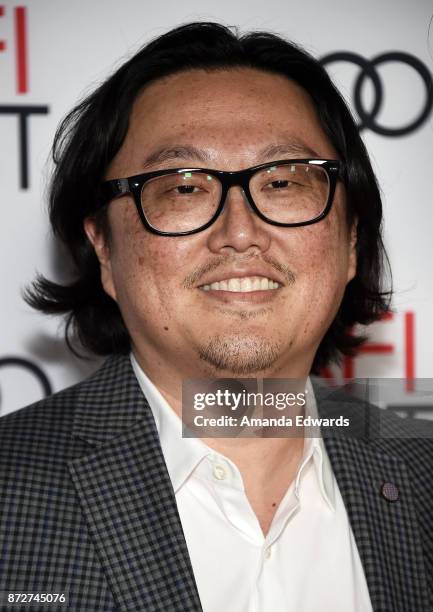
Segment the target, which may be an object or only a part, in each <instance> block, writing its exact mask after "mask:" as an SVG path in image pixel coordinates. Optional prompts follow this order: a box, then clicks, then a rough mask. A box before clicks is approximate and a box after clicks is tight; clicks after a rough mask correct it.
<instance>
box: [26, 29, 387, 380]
mask: <svg viewBox="0 0 433 612" xmlns="http://www.w3.org/2000/svg"><path fill="white" fill-rule="evenodd" d="M239 67H245V68H253V69H257V70H261V71H265V72H268V73H274V74H278V75H282V76H285V77H287V78H289V79H291V80H292V81H295V82H296V83H298V84H299V85H300V86H301V87H302V88H303V89H304V90H305V91H306V92H307V93H308V94H309V95H310V97H311V99H312V101H313V104H314V106H315V108H316V111H317V114H318V117H319V120H320V122H321V124H322V126H323V129H324V131H325V133H326V134H327V136H328V138H329V140H330V142H331V143H332V145H333V146H334V148H335V149H336V151H337V153H338V156H339V158H340V159H341V160H342V161H343V163H344V167H345V172H344V177H343V182H344V185H345V190H346V201H347V222H348V223H349V224H351V223H352V222H353V220H354V219H355V218H356V219H357V236H358V240H357V257H358V261H357V272H356V276H355V278H353V279H352V280H351V281H350V282H349V283H348V285H347V287H346V290H345V294H344V297H343V300H342V303H341V305H340V308H339V310H338V313H337V315H336V317H335V319H334V321H333V323H332V324H331V326H330V328H329V329H328V331H327V332H326V334H325V336H324V338H323V340H322V342H321V344H320V346H319V348H318V350H317V353H316V356H315V360H314V363H313V372H318V371H319V370H320V368H322V367H323V366H325V365H327V364H328V363H329V362H331V361H336V360H338V358H339V357H340V356H341V354H347V355H349V354H353V352H354V350H355V349H356V347H358V346H359V345H360V344H361V343H362V341H363V340H364V338H363V337H359V336H358V337H357V336H355V335H354V334H353V333H352V331H351V328H352V327H353V326H354V325H355V324H357V323H360V324H368V323H371V322H372V321H375V320H377V319H378V318H380V316H381V315H382V314H383V313H385V312H386V311H387V310H388V309H389V297H390V292H385V291H383V289H382V279H383V276H384V268H385V265H386V264H387V261H388V260H387V257H386V253H385V250H384V246H383V242H382V237H381V221H382V204H381V198H380V193H379V189H378V186H377V182H376V178H375V175H374V172H373V169H372V167H371V163H370V160H369V157H368V154H367V151H366V149H365V147H364V144H363V142H362V140H361V138H360V136H359V133H358V130H357V127H356V124H355V122H354V120H353V118H352V116H351V114H350V112H349V110H348V108H347V106H346V104H345V102H344V100H343V98H342V97H341V95H340V94H339V92H338V91H337V89H336V88H335V87H334V85H333V84H332V82H331V80H330V78H329V76H328V74H327V73H326V71H325V69H324V68H323V67H322V66H321V64H320V62H318V61H317V60H316V59H314V58H313V57H312V56H311V55H309V54H308V53H306V52H305V51H304V50H303V49H301V48H300V47H299V46H297V45H295V44H293V43H290V42H288V41H286V40H284V39H283V38H281V37H279V36H276V35H274V34H270V33H267V32H253V33H249V34H244V35H240V34H238V33H237V32H235V31H232V29H229V28H227V27H225V26H223V25H220V24H216V23H191V24H187V25H184V26H181V27H178V28H175V29H173V30H171V31H169V32H168V33H166V34H164V35H163V36H160V37H158V38H156V39H155V40H153V41H152V42H150V43H149V44H147V45H145V46H144V47H143V48H142V49H141V50H140V51H139V52H138V53H136V54H135V55H134V56H133V57H132V58H131V59H130V60H129V61H127V62H126V63H125V64H123V65H122V66H121V67H120V68H119V69H118V70H117V71H116V72H115V73H114V74H113V75H112V76H111V77H110V78H108V79H107V80H106V81H105V82H104V83H102V85H101V86H100V87H98V88H97V89H96V90H95V91H94V92H93V93H92V94H91V95H89V96H88V97H87V98H86V99H84V100H83V101H82V102H81V103H80V104H79V105H78V106H76V107H75V108H74V109H73V110H72V111H71V112H70V113H69V114H68V115H67V116H66V118H65V119H64V120H63V121H62V123H61V124H60V126H59V128H58V130H57V132H56V136H55V140H54V145H53V159H54V162H55V170H54V174H53V178H52V182H51V186H50V191H49V214H50V221H51V225H52V227H53V230H54V234H55V235H56V236H57V238H58V239H60V240H61V241H62V242H63V243H64V245H65V247H66V249H67V252H68V253H69V254H70V256H71V258H72V260H73V263H74V267H75V279H74V280H73V282H71V283H69V284H58V283H54V282H52V281H50V280H48V279H46V278H44V277H42V276H38V277H37V278H36V280H35V282H34V283H33V285H32V287H31V288H30V289H29V290H28V291H27V292H26V296H25V299H26V300H27V302H28V303H29V304H30V305H31V306H33V307H34V308H37V309H38V310H41V311H43V312H46V313H57V314H65V315H66V327H65V335H66V341H67V343H68V346H69V347H70V348H71V349H73V347H74V343H75V342H76V340H78V341H79V342H80V343H81V345H82V346H84V347H85V348H86V349H88V350H90V351H91V352H93V353H96V354H98V355H108V354H110V353H127V352H128V351H129V350H130V337H129V334H128V331H127V329H126V326H125V324H124V321H123V319H122V316H121V313H120V310H119V308H118V306H117V304H116V302H115V301H114V300H112V298H110V297H109V296H108V295H107V294H106V293H105V291H104V289H103V287H102V284H101V280H100V268H99V262H98V259H97V257H96V255H95V252H94V250H93V247H92V245H91V244H90V242H89V240H88V239H87V236H86V234H85V232H84V229H83V221H84V219H85V218H86V217H89V216H94V217H95V218H96V220H97V222H98V223H99V226H100V228H101V229H102V231H105V232H106V233H107V234H108V233H109V227H108V221H107V216H106V208H100V207H99V208H98V202H99V201H100V197H101V196H100V186H101V183H102V181H103V180H104V175H105V172H106V169H107V166H108V165H109V164H110V162H111V160H112V159H113V158H114V156H115V155H116V153H117V152H118V151H119V149H120V147H121V145H122V143H123V141H124V139H125V136H126V133H127V130H128V122H129V115H130V112H131V108H132V104H133V102H134V100H135V99H136V97H137V95H138V94H139V93H140V92H141V91H142V90H143V88H144V87H146V85H148V84H149V83H151V82H153V81H155V80H157V79H160V78H162V77H165V76H169V75H172V74H175V73H178V72H180V71H185V70H193V69H205V70H219V69H230V68H239Z"/></svg>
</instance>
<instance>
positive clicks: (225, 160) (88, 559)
mask: <svg viewBox="0 0 433 612" xmlns="http://www.w3.org/2000/svg"><path fill="white" fill-rule="evenodd" d="M55 159H56V161H57V168H56V171H55V176H54V179H53V183H52V188H51V199H50V205H51V209H50V210H51V221H52V224H53V227H54V230H55V232H56V234H57V235H58V236H59V238H60V239H61V240H63V241H64V243H65V244H66V245H67V247H68V249H69V251H70V253H71V256H72V257H73V259H74V262H75V264H76V271H77V277H76V280H75V281H74V282H73V283H72V284H70V285H69V286H60V285H56V284H54V283H51V282H50V281H47V280H45V279H39V281H38V282H37V284H36V286H35V289H34V291H33V294H32V295H31V296H30V298H29V299H30V300H31V302H32V303H33V304H34V305H35V306H37V307H38V308H40V309H42V310H44V311H47V312H66V313H68V324H67V332H68V331H70V330H71V329H72V330H75V332H76V336H77V337H78V339H79V340H80V341H81V343H82V344H83V345H84V346H85V347H87V348H88V349H90V350H91V351H93V352H94V353H97V354H101V355H111V357H110V358H109V360H108V361H107V362H106V363H105V364H104V366H103V367H102V369H101V370H100V371H99V372H97V373H96V375H94V376H93V377H91V378H90V379H89V380H87V381H85V382H84V383H81V384H79V385H77V386H75V387H73V388H71V389H68V390H66V391H64V392H62V393H60V394H57V395H55V396H53V397H51V398H49V399H48V400H45V401H43V402H40V403H38V404H36V405H34V406H32V407H29V408H27V409H25V410H22V411H19V412H17V413H15V414H12V415H10V416H8V417H6V418H4V419H2V421H1V439H2V451H1V453H2V454H1V461H2V463H1V474H2V496H1V499H2V512H1V519H0V520H1V523H0V524H1V530H2V531H1V547H2V548H1V566H0V590H2V591H4V592H7V593H11V592H24V591H25V592H37V593H52V592H60V593H64V595H65V598H66V599H67V602H68V604H67V605H68V606H69V608H68V609H71V610H104V611H108V610H145V611H151V610H152V611H153V610H164V611H165V610H188V611H190V610H200V609H203V610H205V611H217V610H218V611H219V610H228V611H236V612H237V611H240V610H249V611H250V610H258V611H268V610H269V611H271V610H272V611H274V610H293V611H296V612H301V611H307V610H308V611H310V610H315V611H316V610H321V611H326V612H328V611H331V610H332V611H343V610H344V611H345V612H346V611H348V610H356V611H365V610H375V611H379V610H381V611H386V612H388V611H391V610H393V611H394V610H395V611H396V610H399V611H405V612H406V611H410V612H414V611H421V610H423V611H426V610H429V609H432V606H433V596H432V595H433V588H432V569H433V546H432V541H431V538H430V535H429V527H430V524H431V515H430V503H431V499H430V498H431V487H430V468H431V467H432V453H431V451H432V445H431V439H430V438H431V428H430V429H429V428H428V427H429V426H428V425H427V424H421V425H420V426H418V427H415V426H413V430H410V429H409V428H407V427H406V426H405V425H404V423H403V422H401V421H400V420H399V419H397V418H396V417H391V416H386V417H383V418H381V419H380V426H381V434H382V435H380V436H375V437H372V436H371V435H366V434H365V431H364V429H363V418H364V412H363V410H364V407H363V406H362V405H360V404H358V403H355V404H353V403H352V404H351V403H350V402H348V403H347V405H345V406H344V411H345V413H346V414H349V415H350V416H351V418H353V420H354V421H355V422H356V423H358V421H359V422H360V423H361V424H360V431H361V434H360V435H357V436H354V435H350V436H345V435H343V434H341V432H340V434H339V435H335V436H333V435H332V432H327V433H325V432H324V434H323V438H309V437H307V436H306V437H305V439H304V437H299V436H298V437H282V438H277V437H269V436H266V437H256V438H254V437H249V438H218V437H215V438H206V440H205V441H203V440H200V439H198V438H195V439H194V438H182V436H181V420H180V416H181V413H182V406H181V398H182V383H183V381H185V380H187V379H198V378H207V379H215V378H237V379H242V378H250V379H251V378H257V379H260V380H261V379H297V380H305V379H306V378H307V377H308V375H309V374H310V373H311V372H318V371H319V369H320V368H321V367H322V366H323V365H326V364H327V363H328V362H329V361H331V360H333V359H335V358H337V357H338V355H339V354H341V353H342V352H343V353H344V352H346V353H348V352H350V351H351V350H353V347H354V346H356V344H359V342H360V340H359V339H357V338H354V337H353V336H352V335H351V334H350V333H349V328H350V327H351V326H352V325H353V324H355V323H357V322H358V323H368V322H370V321H373V320H376V319H377V318H378V317H379V316H380V314H381V313H383V312H385V311H386V310H387V302H386V295H385V294H384V293H382V292H381V289H380V286H381V274H382V257H383V247H382V242H381V238H380V223H381V204H380V197H379V193H378V189H377V186H376V182H375V179H374V175H373V172H372V169H371V166H370V163H369V160H368V157H367V154H366V152H365V149H364V147H363V144H362V142H361V140H360V138H359V136H358V133H357V130H356V127H355V125H354V123H353V120H352V119H351V117H350V114H349V112H348V111H347V109H346V106H345V104H344V102H343V101H342V99H341V97H340V96H339V94H338V93H337V92H336V90H335V89H334V87H333V86H332V84H331V82H330V81H329V78H328V77H327V75H326V73H325V72H324V70H323V69H322V68H321V66H320V65H319V64H318V63H317V62H316V61H315V60H313V59H312V58H311V57H310V56H308V55H307V54H305V53H304V52H303V51H301V50H300V49H298V48H297V47H295V46H293V45H291V44H289V43H287V42H285V41H283V40H282V39H280V38H278V37H275V36H272V35H268V34H252V35H249V36H246V37H237V36H236V35H235V34H234V33H233V32H231V31H230V30H228V29H226V28H224V27H223V26H220V25H217V24H190V25H187V26H184V27H181V28H178V29H176V30H173V31H172V32H169V33H168V34H166V35H165V36H162V37H160V38H159V39H156V40H155V41H153V42H152V43H150V44H149V45H147V46H146V47H144V48H143V49H142V50H141V51H140V52H139V53H138V54H137V55H136V56H134V57H133V58H132V59H131V60H130V61H129V62H127V63H126V64H125V65H124V66H122V67H121V68H120V69H119V70H118V71H117V72H116V73H115V74H114V75H113V76H112V77H111V78H110V79H108V80H107V81H106V82H105V83H104V84H103V85H101V87H100V88H99V89H98V90H96V91H95V92H94V93H93V94H92V95H91V96H90V97H89V98H87V99H86V100H85V101H84V102H82V104H80V106H79V107H77V108H76V109H75V110H74V111H73V112H72V113H71V114H70V115H69V116H68V118H67V119H66V120H65V121H64V123H63V124H62V126H61V127H60V130H59V132H58V134H57V137H56V143H55ZM307 390H308V391H309V392H310V396H309V409H310V410H311V411H313V412H314V410H316V409H317V410H318V411H319V414H321V415H325V414H329V413H330V412H332V410H334V408H335V402H334V403H332V402H329V401H328V402H326V401H322V400H321V399H320V398H319V397H318V398H317V408H316V407H315V398H314V392H313V389H312V387H311V385H310V383H309V382H308V383H307ZM366 411H367V412H369V414H370V412H371V415H372V416H373V417H374V419H376V420H377V418H378V415H377V412H376V411H375V410H373V409H369V408H368V409H367V410H366ZM356 426H358V425H356ZM370 433H371V432H370ZM421 435H422V436H423V437H422V438H421V439H415V440H414V439H413V437H414V436H421ZM65 605H66V604H65Z"/></svg>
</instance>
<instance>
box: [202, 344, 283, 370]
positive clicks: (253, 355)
mask: <svg viewBox="0 0 433 612" xmlns="http://www.w3.org/2000/svg"><path fill="white" fill-rule="evenodd" d="M197 350H198V354H199V356H200V359H202V360H203V361H204V362H205V363H206V364H207V365H208V366H211V368H212V370H213V371H216V372H218V373H220V372H222V371H224V372H229V373H231V374H234V375H236V376H242V375H244V376H245V375H249V374H255V373H257V372H260V371H263V370H268V369H270V368H271V367H272V366H273V364H274V363H275V362H276V360H277V359H278V357H279V355H280V351H279V346H278V344H277V343H271V342H269V340H265V339H264V338H256V337H251V336H250V337H244V336H237V337H234V338H227V337H221V336H216V337H214V338H212V340H210V341H209V342H208V343H207V344H206V345H203V346H199V347H197Z"/></svg>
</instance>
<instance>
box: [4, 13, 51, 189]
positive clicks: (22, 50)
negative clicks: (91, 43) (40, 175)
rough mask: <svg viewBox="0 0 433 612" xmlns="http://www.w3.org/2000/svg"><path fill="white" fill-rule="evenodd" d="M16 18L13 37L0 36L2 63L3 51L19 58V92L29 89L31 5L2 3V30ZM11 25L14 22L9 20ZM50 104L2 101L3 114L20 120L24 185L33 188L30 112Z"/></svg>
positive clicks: (44, 111) (20, 163)
mask: <svg viewBox="0 0 433 612" xmlns="http://www.w3.org/2000/svg"><path fill="white" fill-rule="evenodd" d="M8 19H12V21H13V36H12V39H8V40H5V39H4V38H3V36H1V35H0V36H1V38H0V67H1V65H2V61H1V60H2V59H3V56H2V54H3V53H4V54H5V56H4V57H5V58H6V57H9V59H13V60H14V62H15V90H16V93H17V94H18V95H22V94H26V93H28V92H29V62H28V45H27V8H26V7H24V6H16V7H15V8H14V9H13V11H9V12H7V11H6V9H5V7H4V6H3V5H0V32H3V27H2V25H3V24H4V23H6V20H8ZM9 25H10V23H9ZM47 113H48V106H45V105H44V106H41V105H34V104H31V105H30V104H0V115H15V117H16V121H17V128H18V129H17V139H18V166H19V170H20V188H21V189H28V188H29V151H28V140H29V138H28V131H29V126H28V120H29V117H30V115H46V114H47Z"/></svg>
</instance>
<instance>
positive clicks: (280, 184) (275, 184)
mask: <svg viewBox="0 0 433 612" xmlns="http://www.w3.org/2000/svg"><path fill="white" fill-rule="evenodd" d="M291 184H292V182H291V181H288V180H283V179H280V180H278V181H272V183H269V185H266V187H270V188H271V189H284V188H285V187H288V186H289V185H291Z"/></svg>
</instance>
